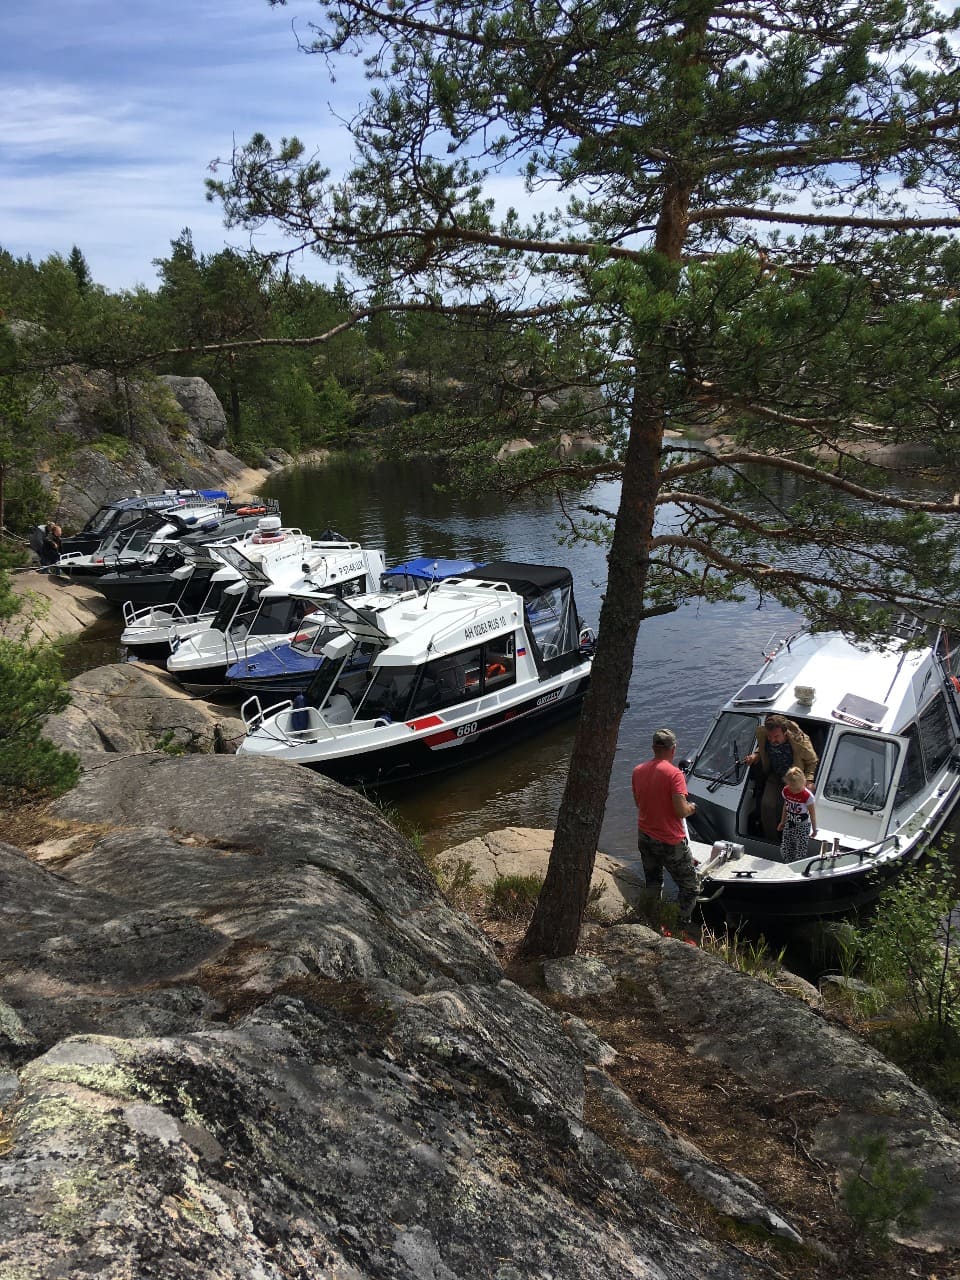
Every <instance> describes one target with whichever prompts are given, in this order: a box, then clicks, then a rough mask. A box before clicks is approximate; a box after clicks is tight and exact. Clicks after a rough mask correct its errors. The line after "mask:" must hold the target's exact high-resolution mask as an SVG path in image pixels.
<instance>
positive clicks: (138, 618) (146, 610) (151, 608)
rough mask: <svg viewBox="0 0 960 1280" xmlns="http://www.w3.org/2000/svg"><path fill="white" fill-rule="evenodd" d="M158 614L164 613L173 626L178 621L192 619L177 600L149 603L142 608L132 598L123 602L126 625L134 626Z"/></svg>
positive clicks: (164, 617)
mask: <svg viewBox="0 0 960 1280" xmlns="http://www.w3.org/2000/svg"><path fill="white" fill-rule="evenodd" d="M157 614H162V615H163V620H164V622H167V621H168V620H169V622H170V625H171V626H173V624H174V623H177V622H190V621H191V619H190V618H189V617H188V616H187V614H185V613H184V612H183V610H182V609H181V608H180V606H179V605H178V604H177V603H176V602H171V603H170V604H164V605H155V604H148V605H146V606H145V607H142V608H140V609H138V608H137V606H136V605H135V604H134V602H133V601H132V600H124V602H123V621H124V625H125V626H128V627H132V626H134V625H135V624H136V623H138V622H145V621H146V620H147V619H148V618H149V619H150V620H151V621H152V620H153V618H154V617H155V616H156V615H157Z"/></svg>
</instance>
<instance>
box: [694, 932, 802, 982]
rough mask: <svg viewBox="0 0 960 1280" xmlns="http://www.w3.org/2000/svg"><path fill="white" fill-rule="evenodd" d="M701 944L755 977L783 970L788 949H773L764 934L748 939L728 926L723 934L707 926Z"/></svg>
mask: <svg viewBox="0 0 960 1280" xmlns="http://www.w3.org/2000/svg"><path fill="white" fill-rule="evenodd" d="M700 945H701V947H702V948H703V949H704V951H710V952H711V953H712V954H713V955H716V956H719V957H720V958H721V960H725V961H726V963H727V964H728V965H730V967H731V968H732V969H738V970H739V971H740V972H741V973H749V974H751V975H752V976H753V977H754V978H771V977H775V976H776V975H777V974H778V973H779V972H780V969H781V966H782V965H783V957H784V955H785V954H786V950H787V948H786V947H785V946H784V947H781V948H780V950H779V951H774V950H772V949H771V947H770V944H769V943H768V942H767V940H766V938H765V937H764V936H763V934H761V935H760V936H759V938H746V937H743V936H742V935H741V933H740V931H739V930H735V931H734V932H733V933H731V932H730V930H729V929H727V928H724V930H723V933H714V932H713V931H712V930H711V929H704V930H703V936H702V939H701V942H700Z"/></svg>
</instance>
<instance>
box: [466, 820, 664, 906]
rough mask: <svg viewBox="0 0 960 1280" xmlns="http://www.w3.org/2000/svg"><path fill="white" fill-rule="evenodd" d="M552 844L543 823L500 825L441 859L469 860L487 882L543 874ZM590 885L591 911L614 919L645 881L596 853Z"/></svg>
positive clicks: (477, 877) (635, 898)
mask: <svg viewBox="0 0 960 1280" xmlns="http://www.w3.org/2000/svg"><path fill="white" fill-rule="evenodd" d="M552 847H553V832H552V831H547V830H545V829H543V828H542V827H502V828H501V829H500V830H499V831H491V832H489V833H488V834H487V835H483V836H474V838H473V839H472V840H467V841H465V842H464V843H463V844H458V845H453V846H452V847H451V848H450V849H447V850H446V851H445V852H444V854H443V859H444V861H445V862H451V863H456V862H458V861H461V860H462V861H463V862H467V863H469V864H470V866H471V867H473V870H474V882H475V883H476V884H480V885H490V884H493V882H494V881H495V880H496V879H497V878H498V877H499V876H540V877H541V878H543V877H544V876H545V875H546V872H547V863H548V862H549V861H550V850H551V848H552ZM590 887H591V889H592V891H593V895H594V900H593V902H592V903H591V908H590V909H591V914H593V915H598V916H606V917H607V918H608V919H613V920H615V919H618V918H619V917H622V916H625V915H626V914H627V913H628V912H629V911H630V910H631V909H632V908H633V907H634V906H636V904H637V901H638V900H639V898H640V897H641V896H642V894H643V892H644V890H645V888H646V884H645V881H644V878H643V873H642V872H641V873H639V874H636V873H634V872H633V871H631V870H630V868H629V867H625V866H624V865H623V863H622V862H617V861H616V859H614V858H611V857H609V856H608V855H607V854H605V853H598V854H597V859H596V862H595V864H594V869H593V880H592V881H591V885H590Z"/></svg>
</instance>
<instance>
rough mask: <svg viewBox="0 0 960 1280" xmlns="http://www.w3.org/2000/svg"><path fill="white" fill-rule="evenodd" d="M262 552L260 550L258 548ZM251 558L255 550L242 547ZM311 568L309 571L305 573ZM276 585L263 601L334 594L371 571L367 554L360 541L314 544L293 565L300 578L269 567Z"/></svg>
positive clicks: (269, 587) (263, 597) (262, 594)
mask: <svg viewBox="0 0 960 1280" xmlns="http://www.w3.org/2000/svg"><path fill="white" fill-rule="evenodd" d="M256 549H257V550H259V549H260V548H259V547H258V548H256ZM239 550H241V551H242V552H243V554H244V555H245V556H246V557H247V558H248V559H253V556H252V554H251V551H252V549H251V548H248V547H246V546H244V547H241V548H239ZM308 566H309V572H307V573H304V572H303V570H304V569H305V568H307V567H308ZM264 568H265V569H267V572H269V573H270V577H271V578H272V579H273V584H272V585H271V586H268V587H264V589H263V590H262V591H261V593H260V598H261V600H263V599H270V597H271V596H298V597H300V596H303V597H308V598H313V597H315V596H318V595H323V594H326V595H330V594H331V593H332V592H333V591H334V589H335V588H336V587H337V586H339V584H340V583H341V582H349V581H350V580H351V579H353V578H356V577H358V576H359V575H360V574H366V573H367V572H368V570H369V560H368V556H367V552H366V551H365V550H364V549H363V547H361V545H360V543H359V542H310V543H309V544H308V546H307V547H306V549H305V550H304V552H303V554H302V555H301V556H300V558H299V560H297V561H296V562H295V563H294V564H293V570H294V571H295V575H296V576H288V573H287V572H285V571H284V569H285V568H286V566H285V565H284V569H281V570H280V571H275V570H274V569H271V568H267V566H266V565H264Z"/></svg>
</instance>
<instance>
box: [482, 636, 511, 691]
mask: <svg viewBox="0 0 960 1280" xmlns="http://www.w3.org/2000/svg"><path fill="white" fill-rule="evenodd" d="M516 680H517V663H516V658H515V657H514V649H513V636H512V635H508V636H498V637H497V638H496V640H491V641H490V643H489V644H485V645H484V646H483V692H484V693H490V692H492V691H493V690H495V689H503V688H505V687H506V686H507V685H510V684H516Z"/></svg>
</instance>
